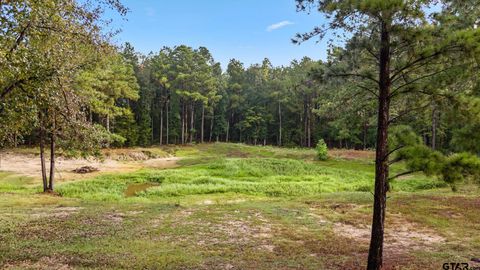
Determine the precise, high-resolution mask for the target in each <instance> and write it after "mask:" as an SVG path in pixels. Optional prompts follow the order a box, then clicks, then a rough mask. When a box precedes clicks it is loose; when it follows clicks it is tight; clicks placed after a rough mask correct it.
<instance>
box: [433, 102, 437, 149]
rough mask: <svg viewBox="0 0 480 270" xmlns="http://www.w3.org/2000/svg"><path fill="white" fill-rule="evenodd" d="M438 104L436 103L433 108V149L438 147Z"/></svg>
mask: <svg viewBox="0 0 480 270" xmlns="http://www.w3.org/2000/svg"><path fill="white" fill-rule="evenodd" d="M437 117H438V116H437V106H436V105H435V103H434V104H433V108H432V150H435V149H436V148H437V121H438V118H437Z"/></svg>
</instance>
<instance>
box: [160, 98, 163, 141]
mask: <svg viewBox="0 0 480 270" xmlns="http://www.w3.org/2000/svg"><path fill="white" fill-rule="evenodd" d="M162 144H163V107H162V108H160V145H162Z"/></svg>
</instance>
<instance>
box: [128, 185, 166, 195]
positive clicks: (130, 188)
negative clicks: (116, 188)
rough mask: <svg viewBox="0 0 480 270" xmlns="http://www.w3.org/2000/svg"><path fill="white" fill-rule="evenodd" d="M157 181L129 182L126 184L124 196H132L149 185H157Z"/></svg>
mask: <svg viewBox="0 0 480 270" xmlns="http://www.w3.org/2000/svg"><path fill="white" fill-rule="evenodd" d="M158 185H159V184H158V183H138V184H130V185H128V187H127V189H126V190H125V197H133V196H135V195H137V193H139V192H142V191H144V190H146V189H148V188H150V187H154V186H158Z"/></svg>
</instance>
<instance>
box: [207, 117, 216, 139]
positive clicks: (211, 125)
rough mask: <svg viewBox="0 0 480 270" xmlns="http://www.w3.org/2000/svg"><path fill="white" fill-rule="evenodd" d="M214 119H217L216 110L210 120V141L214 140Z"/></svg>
mask: <svg viewBox="0 0 480 270" xmlns="http://www.w3.org/2000/svg"><path fill="white" fill-rule="evenodd" d="M214 120H215V111H213V110H212V119H211V121H210V134H209V138H208V142H212V136H213V123H214Z"/></svg>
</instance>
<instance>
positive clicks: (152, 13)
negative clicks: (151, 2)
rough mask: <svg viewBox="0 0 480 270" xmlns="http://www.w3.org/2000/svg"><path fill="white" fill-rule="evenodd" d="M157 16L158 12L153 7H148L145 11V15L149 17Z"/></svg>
mask: <svg viewBox="0 0 480 270" xmlns="http://www.w3.org/2000/svg"><path fill="white" fill-rule="evenodd" d="M156 14H157V11H156V10H155V9H154V8H152V7H147V8H146V9H145V15H147V16H148V17H155V15H156Z"/></svg>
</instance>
